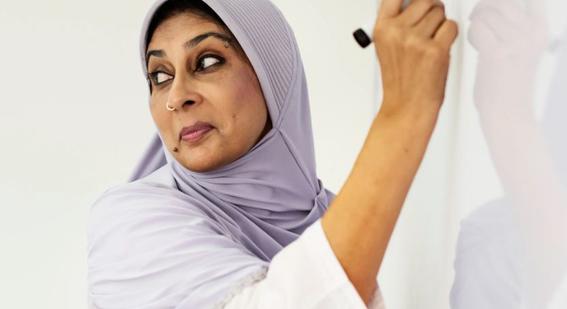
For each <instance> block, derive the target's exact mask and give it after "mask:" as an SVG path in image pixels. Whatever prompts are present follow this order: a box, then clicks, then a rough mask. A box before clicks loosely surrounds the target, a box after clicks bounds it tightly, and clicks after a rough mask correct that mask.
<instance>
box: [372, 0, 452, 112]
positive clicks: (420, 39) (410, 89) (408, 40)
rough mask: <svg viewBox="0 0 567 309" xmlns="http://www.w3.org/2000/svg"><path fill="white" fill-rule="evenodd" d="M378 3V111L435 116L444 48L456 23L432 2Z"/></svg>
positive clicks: (447, 50)
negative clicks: (380, 95)
mask: <svg viewBox="0 0 567 309" xmlns="http://www.w3.org/2000/svg"><path fill="white" fill-rule="evenodd" d="M402 2H403V1H402V0H383V1H382V5H381V7H380V11H379V14H378V19H377V21H376V26H375V28H374V38H375V44H374V46H375V49H376V54H377V56H378V60H379V63H380V68H381V73H382V83H383V90H384V101H383V103H382V107H381V110H380V112H381V113H386V114H388V115H391V114H400V113H401V114H408V113H409V114H413V115H415V114H416V113H417V114H422V113H424V112H426V113H427V112H431V113H434V114H435V115H436V114H437V113H438V112H439V109H440V107H441V104H442V103H443V100H444V97H445V86H446V81H447V74H448V69H449V60H450V49H451V46H452V45H453V43H454V41H455V39H456V37H457V35H458V26H457V24H456V23H455V22H454V21H452V20H449V19H447V18H446V16H445V6H444V5H443V3H442V2H440V1H438V0H413V1H412V3H411V4H410V5H409V6H408V7H407V8H406V9H405V10H403V11H402V10H401V8H402Z"/></svg>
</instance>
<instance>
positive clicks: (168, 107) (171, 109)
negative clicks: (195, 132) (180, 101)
mask: <svg viewBox="0 0 567 309" xmlns="http://www.w3.org/2000/svg"><path fill="white" fill-rule="evenodd" d="M165 108H167V110H168V111H170V112H173V111H174V110H175V107H170V106H169V102H167V103H166V104H165Z"/></svg>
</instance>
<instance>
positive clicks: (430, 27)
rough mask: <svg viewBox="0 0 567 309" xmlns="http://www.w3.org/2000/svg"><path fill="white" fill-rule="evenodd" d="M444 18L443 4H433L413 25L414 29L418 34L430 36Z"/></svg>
mask: <svg viewBox="0 0 567 309" xmlns="http://www.w3.org/2000/svg"><path fill="white" fill-rule="evenodd" d="M446 19H447V18H446V17H445V7H444V6H443V5H441V6H435V7H433V8H432V9H431V10H430V11H429V13H427V14H426V15H425V17H423V19H422V20H421V21H420V22H419V23H418V24H417V25H416V26H415V30H416V31H417V33H419V34H420V35H422V36H425V37H428V38H431V37H433V35H434V34H435V33H436V32H437V29H439V27H440V26H441V25H442V24H443V22H444V21H445V20H446Z"/></svg>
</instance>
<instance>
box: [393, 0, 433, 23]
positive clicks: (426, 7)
mask: <svg viewBox="0 0 567 309" xmlns="http://www.w3.org/2000/svg"><path fill="white" fill-rule="evenodd" d="M442 5H443V3H442V2H441V1H439V0H413V1H412V2H411V4H410V5H409V6H408V7H407V8H406V9H405V10H404V11H403V12H402V13H401V14H400V19H401V21H402V23H404V24H406V25H410V26H412V25H415V24H417V23H418V22H419V21H420V20H422V19H423V17H425V15H426V14H427V13H428V12H429V11H431V10H432V9H433V8H434V7H436V6H442Z"/></svg>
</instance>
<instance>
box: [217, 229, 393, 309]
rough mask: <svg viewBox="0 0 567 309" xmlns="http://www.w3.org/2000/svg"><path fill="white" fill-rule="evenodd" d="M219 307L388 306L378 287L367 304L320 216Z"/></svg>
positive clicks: (315, 308)
mask: <svg viewBox="0 0 567 309" xmlns="http://www.w3.org/2000/svg"><path fill="white" fill-rule="evenodd" d="M377 286H378V285H377ZM216 308H223V309H243V308H247V309H252V308H274V309H279V308H305V309H318V308H321V309H323V308H325V309H331V308H341V309H342V308H355V309H356V308H370V309H384V308H385V307H384V302H383V298H382V295H381V292H380V289H379V288H376V290H375V292H374V296H373V299H372V300H371V302H370V304H369V306H368V307H366V305H365V304H364V301H363V300H362V298H361V297H360V296H359V294H358V292H357V291H356V289H355V288H354V286H353V285H352V283H351V282H350V280H349V279H348V277H347V275H346V273H345V272H344V269H343V268H342V266H341V264H340V263H339V261H338V259H337V258H336V256H335V255H334V253H333V251H332V248H331V246H330V244H329V242H328V240H327V238H326V236H325V233H324V231H323V228H322V226H321V220H317V221H316V222H315V223H313V224H312V225H311V226H310V227H308V228H307V229H306V230H305V231H304V233H303V234H302V235H301V236H300V237H299V238H298V239H296V240H295V241H294V242H292V243H290V244H289V245H288V246H286V247H285V248H283V249H282V250H281V251H280V252H278V253H277V254H276V255H275V256H274V258H273V259H272V261H271V263H270V265H269V268H268V269H267V270H266V271H265V273H264V274H263V275H262V274H256V275H255V276H253V277H251V278H250V280H248V282H244V283H243V284H240V285H239V286H237V287H235V289H234V290H233V292H232V293H230V295H229V296H227V298H226V299H225V300H224V301H222V302H221V303H219V304H218V305H217V307H216Z"/></svg>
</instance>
